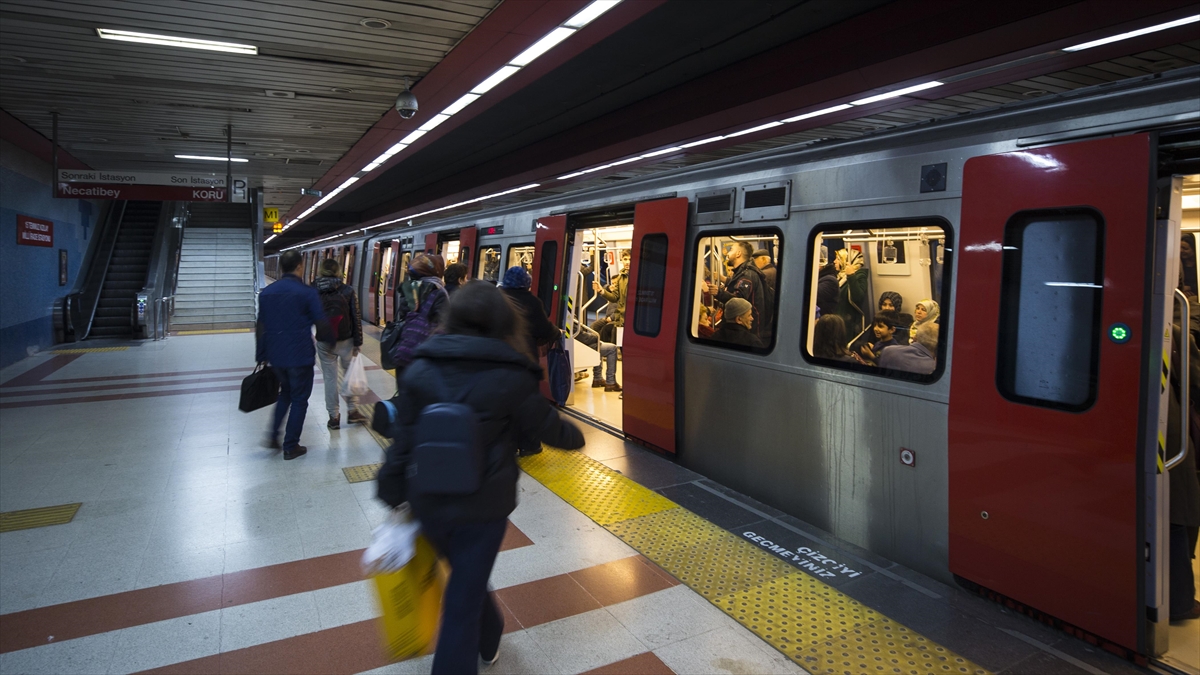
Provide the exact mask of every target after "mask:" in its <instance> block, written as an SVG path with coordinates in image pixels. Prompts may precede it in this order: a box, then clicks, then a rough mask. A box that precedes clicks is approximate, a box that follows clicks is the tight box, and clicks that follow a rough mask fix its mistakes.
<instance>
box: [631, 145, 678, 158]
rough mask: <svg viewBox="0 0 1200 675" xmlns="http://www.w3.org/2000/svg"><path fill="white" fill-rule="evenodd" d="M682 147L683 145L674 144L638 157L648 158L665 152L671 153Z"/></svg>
mask: <svg viewBox="0 0 1200 675" xmlns="http://www.w3.org/2000/svg"><path fill="white" fill-rule="evenodd" d="M682 149H683V146H682V145H675V146H672V147H669V148H663V149H662V150H655V151H654V152H647V153H646V154H644V155H642V156H640V157H638V159H648V158H650V157H658V156H659V155H665V154H667V153H671V152H678V151H680V150H682Z"/></svg>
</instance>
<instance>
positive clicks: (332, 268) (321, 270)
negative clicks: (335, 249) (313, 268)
mask: <svg viewBox="0 0 1200 675" xmlns="http://www.w3.org/2000/svg"><path fill="white" fill-rule="evenodd" d="M317 274H318V275H319V276H323V277H340V276H342V266H341V265H340V264H339V263H338V261H337V258H326V259H324V260H322V261H321V264H320V266H318V267H317Z"/></svg>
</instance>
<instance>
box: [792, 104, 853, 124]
mask: <svg viewBox="0 0 1200 675" xmlns="http://www.w3.org/2000/svg"><path fill="white" fill-rule="evenodd" d="M853 107H854V106H852V105H850V104H849V103H843V104H841V105H835V106H833V107H832V108H822V109H821V110H814V111H813V112H810V113H804V114H803V115H796V116H795V117H789V118H787V119H786V120H783V123H784V124H791V123H792V122H799V121H800V120H806V119H809V118H812V117H820V116H821V115H828V114H829V113H835V112H840V111H842V110H849V109H850V108H853Z"/></svg>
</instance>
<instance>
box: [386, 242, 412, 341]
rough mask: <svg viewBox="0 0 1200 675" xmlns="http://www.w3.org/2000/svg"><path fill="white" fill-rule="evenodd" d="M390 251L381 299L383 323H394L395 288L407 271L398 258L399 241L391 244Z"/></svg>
mask: <svg viewBox="0 0 1200 675" xmlns="http://www.w3.org/2000/svg"><path fill="white" fill-rule="evenodd" d="M390 250H391V256H390V260H391V267H392V269H391V273H390V274H388V280H387V290H386V292H385V293H384V298H383V306H384V312H383V316H384V319H385V321H384V322H385V323H386V322H387V321H395V320H396V287H397V284H399V283H400V282H401V281H402V280H403V278H404V275H405V274H406V273H407V271H408V269H407V267H408V266H407V265H405V264H402V261H401V258H400V240H399V239H397V240H395V241H393V242H392V245H391V249H390Z"/></svg>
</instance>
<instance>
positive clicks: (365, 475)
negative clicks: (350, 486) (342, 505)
mask: <svg viewBox="0 0 1200 675" xmlns="http://www.w3.org/2000/svg"><path fill="white" fill-rule="evenodd" d="M382 466H383V463H379V464H363V465H361V466H345V467H342V473H344V474H346V481H347V482H349V483H365V482H367V481H369V480H375V476H376V474H378V473H379V468H380V467H382Z"/></svg>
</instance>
